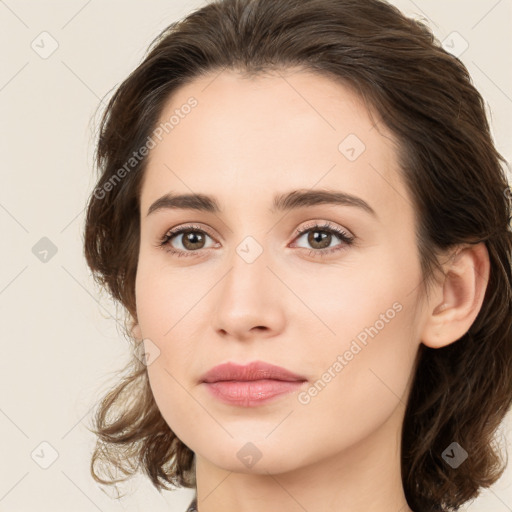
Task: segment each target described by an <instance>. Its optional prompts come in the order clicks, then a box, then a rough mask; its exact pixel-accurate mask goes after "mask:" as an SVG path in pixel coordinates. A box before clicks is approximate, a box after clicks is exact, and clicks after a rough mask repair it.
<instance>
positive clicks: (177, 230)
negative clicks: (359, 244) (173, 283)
mask: <svg viewBox="0 0 512 512" xmlns="http://www.w3.org/2000/svg"><path fill="white" fill-rule="evenodd" d="M313 229H317V230H319V231H327V232H330V233H331V234H333V235H334V236H335V237H337V238H338V240H339V241H340V242H341V243H340V244H337V245H335V246H334V247H328V248H322V249H314V248H312V249H309V248H307V247H300V246H297V245H292V246H291V247H294V248H295V247H296V248H297V249H301V251H304V250H307V251H309V254H310V256H313V257H326V256H329V255H332V254H335V253H337V252H340V251H343V250H346V249H347V248H348V247H349V246H351V245H353V244H354V242H355V240H356V237H355V236H354V235H352V233H351V232H350V231H349V230H346V229H345V228H342V227H341V226H338V225H337V224H335V223H333V222H331V221H326V220H319V219H313V220H309V221H306V224H303V225H301V226H300V227H298V228H296V229H295V237H294V239H293V240H292V243H296V242H295V241H296V240H297V239H298V238H300V237H302V236H304V235H305V234H306V233H307V232H309V231H311V230H313ZM187 231H200V232H203V233H205V234H206V235H208V236H209V237H210V238H211V239H212V240H213V241H214V243H216V244H218V243H219V242H218V241H217V237H216V236H214V235H213V233H212V230H211V228H209V227H207V226H202V225H199V224H198V223H190V224H187V223H185V224H178V225H177V226H174V227H172V228H169V229H168V230H167V231H166V232H165V234H164V235H163V236H161V237H160V239H159V242H158V244H157V247H160V248H163V249H165V250H167V251H168V252H170V253H171V254H173V255H174V256H178V257H181V256H190V257H201V256H202V255H204V254H205V252H210V251H211V250H212V249H213V248H214V247H205V248H202V249H197V250H195V251H184V250H183V249H176V248H173V247H172V245H171V240H172V239H173V238H175V237H177V236H180V235H182V234H183V233H184V232H187ZM220 238H222V237H220ZM288 246H289V245H287V247H288Z"/></svg>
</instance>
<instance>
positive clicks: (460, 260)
mask: <svg viewBox="0 0 512 512" xmlns="http://www.w3.org/2000/svg"><path fill="white" fill-rule="evenodd" d="M443 269H444V274H445V277H444V279H442V280H441V282H440V283H438V284H436V286H435V289H434V290H433V293H432V294H431V297H430V298H429V301H428V310H427V312H426V314H427V318H426V322H425V324H424V326H423V331H422V333H421V335H422V337H421V341H422V342H423V344H424V345H426V346H428V347H430V348H440V347H444V346H446V345H449V344H450V343H453V342H454V341H457V340H458V339H460V338H462V336H464V334H466V333H467V332H468V330H469V328H470V327H471V325H472V324H473V322H474V320H475V318H476V317H477V315H478V313H479V311H480V308H481V307H482V303H483V300H484V296H485V290H486V289H487V283H488V281H489V273H490V262H489V253H488V251H487V247H486V246H485V244H484V243H483V242H480V243H478V244H475V245H470V246H468V247H463V248H462V249H460V247H459V249H457V251H456V252H455V254H454V255H453V256H452V257H451V258H450V260H449V261H448V263H447V264H445V265H443Z"/></svg>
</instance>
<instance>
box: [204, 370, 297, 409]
mask: <svg viewBox="0 0 512 512" xmlns="http://www.w3.org/2000/svg"><path fill="white" fill-rule="evenodd" d="M306 381H307V379H306V377H303V376H302V375H298V374H295V373H293V372H291V371H289V370H287V369H286V368H282V367H280V366H275V365H273V364H269V363H265V362H262V361H254V362H252V363H250V364H248V365H245V366H244V365H238V364H235V363H231V362H229V363H223V364H220V365H218V366H215V367H214V368H212V369H211V370H209V371H208V372H207V373H206V374H205V375H203V377H202V378H201V383H202V384H204V385H205V386H206V388H207V389H208V390H209V392H210V393H211V394H212V395H213V396H214V397H215V398H217V399H219V400H220V401H222V402H224V403H227V404H230V405H238V406H243V407H254V406H257V405H263V404H264V403H268V402H269V401H272V400H274V399H276V398H277V397H280V396H282V395H285V394H288V393H291V392H293V391H296V390H298V389H299V388H301V387H302V386H303V384H304V382H306Z"/></svg>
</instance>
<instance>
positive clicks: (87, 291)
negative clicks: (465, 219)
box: [0, 0, 512, 512]
mask: <svg viewBox="0 0 512 512" xmlns="http://www.w3.org/2000/svg"><path fill="white" fill-rule="evenodd" d="M393 3H395V4H396V5H397V6H398V7H400V8H402V9H403V10H404V11H405V12H406V13H408V14H409V15H412V16H420V17H424V18H426V19H428V20H429V24H430V26H431V27H432V28H433V29H434V31H435V33H436V35H437V36H438V37H439V38H440V39H441V40H444V39H445V38H447V36H448V41H449V42H450V44H452V46H453V47H454V51H461V50H462V49H464V48H465V45H466V44H467V45H468V47H467V49H466V50H465V51H464V53H463V54H462V55H461V59H462V60H463V61H464V62H465V64H466V65H467V67H468V68H469V71H470V73H471V74H472V76H473V79H474V83H475V85H476V86H477V88H478V89H479V90H480V92H481V93H482V95H483V96H484V98H485V100H486V102H487V104H488V107H489V109H490V112H491V113H492V126H493V133H494V136H495V140H496V144H497V146H498V149H499V150H500V151H501V152H502V154H503V155H504V156H505V157H506V158H507V160H508V161H509V162H510V157H511V141H512V52H511V48H512V0H500V1H498V0H478V1H463V0H457V1H453V0H450V1H442V0H415V1H412V0H397V1H395V2H393ZM202 4H203V2H201V1H198V0H196V1H192V0H190V1H186V0H151V1H145V2H142V1H133V0H132V1H121V0H118V1H115V0H102V1H100V0H89V1H87V0H66V1H63V0H62V1H52V2H50V1H28V0H5V1H1V0H0V51H1V55H2V58H1V59H2V60H1V62H2V65H1V67H0V119H1V130H2V131H1V133H0V145H1V146H0V154H1V157H2V161H1V180H2V181H1V184H2V186H1V188H0V229H1V233H2V240H3V242H2V247H3V249H2V251H1V258H2V260H1V262H2V264H1V265H0V314H1V319H0V320H1V326H2V337H3V340H2V357H1V358H0V389H1V394H0V432H1V436H0V461H1V462H0V511H6V512H7V511H9V512H22V511H27V512H28V511H30V512H35V511H44V512H46V511H52V512H68V511H70V510H72V511H73V512H90V511H92V510H100V511H104V512H106V511H114V510H130V511H137V510H140V511H148V510H151V511H152V512H159V511H174V510H176V511H184V510H185V508H186V504H188V502H189V500H190V497H191V495H192V492H191V491H190V490H179V491H176V492H173V493H170V492H167V493H164V494H163V495H159V494H158V493H157V492H156V491H155V490H154V489H153V488H152V487H151V486H150V484H149V483H148V482H147V481H146V480H144V479H136V480H134V481H133V484H132V485H131V486H129V487H128V488H127V490H128V491H130V490H133V491H134V492H133V494H132V495H128V496H127V497H125V498H124V499H123V500H121V501H114V500H111V499H110V498H109V497H108V496H107V495H106V494H105V493H104V492H103V491H102V490H101V489H100V488H99V487H98V486H97V485H96V484H95V482H94V481H93V480H92V478H91V477H90V475H89V456H90V453H91V449H92V445H93V442H94V438H93V436H92V434H90V433H89V432H88V431H87V430H86V428H85V425H86V424H87V423H88V419H89V411H90V409H91V407H92V405H93V404H94V403H95V400H96V399H97V398H98V397H99V396H100V394H101V393H102V392H103V391H105V390H106V389H107V387H108V386H109V385H110V384H111V383H112V382H113V380H114V378H115V375H114V372H115V371H116V370H119V369H121V368H122V367H123V366H124V363H125V362H126V361H127V343H126V342H125V341H124V340H123V337H122V335H121V332H120V331H119V330H118V329H117V326H116V323H115V321H114V320H113V319H112V318H111V316H115V314H116V311H115V307H114V306H113V305H112V304H111V303H110V302H109V300H108V298H107V297H104V296H103V297H100V295H99V293H98V291H97V290H96V289H95V287H94V285H93V283H92V280H91V278H90V276H89V273H88V270H87V268H86V265H85V261H84V259H83V257H82V245H81V236H82V226H83V221H84V206H85V202H86V198H87V195H88V193H89V192H90V191H91V190H92V188H93V185H94V176H93V173H92V152H93V147H94V131H93V130H94V122H93V120H94V116H95V111H96V108H97V106H98V105H99V103H100V101H102V100H103V101H104V99H105V98H107V97H109V95H110V94H111V93H112V89H113V88H114V87H115V86H116V85H117V84H119V83H120V82H121V81H122V80H123V79H124V78H125V77H126V76H127V75H128V73H129V72H130V71H131V70H132V69H134V68H135V67H136V66H137V64H138V63H139V62H140V60H141V58H142V56H143V53H144V51H145V49H146V48H147V46H148V44H149V43H150V42H151V40H152V39H153V38H154V37H155V36H156V35H157V34H158V32H159V31H160V30H161V29H163V28H164V27H165V26H167V25H168V24H169V23H171V22H172V21H174V20H176V19H178V18H181V17H182V16H184V15H185V14H186V13H187V12H189V11H190V10H192V9H193V8H196V7H198V6H200V5H202ZM454 31H456V32H457V33H458V34H455V35H453V34H452V33H453V32H454ZM42 32H47V33H48V34H43V35H40V34H41V33H42ZM452 42H453V43H452ZM31 45H33V47H34V48H33V47H32V46H31ZM52 45H58V47H57V48H56V50H55V51H54V53H52V54H51V55H49V56H48V55H44V53H45V52H50V51H51V50H52ZM42 57H47V58H42ZM96 119H98V113H96ZM43 237H47V238H48V239H49V240H51V243H52V244H53V245H52V246H51V247H49V248H48V247H47V249H48V250H49V251H50V252H49V253H48V255H47V261H46V262H42V261H40V259H38V257H36V255H35V254H34V252H36V253H37V250H34V252H33V247H34V246H36V249H37V248H39V249H40V247H39V246H38V245H36V244H38V243H39V244H43V245H44V244H45V243H46V244H48V241H46V242H44V241H43V242H40V239H41V238H43ZM52 247H53V248H54V249H53V250H54V251H55V250H56V251H57V252H56V253H55V254H54V255H53V254H52V252H51V248H52ZM502 431H503V434H504V435H506V437H507V439H508V445H509V451H510V453H511V454H512V418H511V417H510V416H509V421H508V422H507V423H504V425H503V429H502ZM43 442H45V443H49V444H43V445H41V443H43ZM52 455H54V456H56V459H55V461H53V459H52ZM41 465H48V468H47V469H43V468H42V467H41ZM466 510H469V511H471V512H483V511H492V512H507V511H512V462H511V464H510V466H509V468H508V469H507V472H506V473H505V475H504V476H503V477H502V479H501V480H500V481H499V482H498V483H497V484H496V485H495V486H493V487H492V488H491V489H489V490H487V491H485V492H484V493H483V494H482V496H481V497H479V498H478V499H477V500H476V501H475V502H474V503H472V504H471V505H470V506H468V507H467V508H466ZM311 512H313V511H311Z"/></svg>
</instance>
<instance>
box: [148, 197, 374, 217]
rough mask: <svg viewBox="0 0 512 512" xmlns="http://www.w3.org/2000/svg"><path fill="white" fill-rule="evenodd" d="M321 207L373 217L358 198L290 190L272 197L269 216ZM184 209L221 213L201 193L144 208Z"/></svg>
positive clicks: (213, 201)
mask: <svg viewBox="0 0 512 512" xmlns="http://www.w3.org/2000/svg"><path fill="white" fill-rule="evenodd" d="M321 204H327V205H341V206H353V207H356V208H360V209H361V210H363V211H365V212H367V213H369V214H371V215H373V216H374V217H376V218H377V214H376V212H375V210H374V209H373V208H372V207H371V206H370V205H369V204H368V203H367V202H366V201H365V200H364V199H361V198H360V197H357V196H354V195H352V194H348V193H346V192H341V191H333V190H293V191H291V192H288V193H285V194H278V195H276V196H275V197H274V201H273V203H272V207H271V208H270V212H271V213H276V212H277V211H289V210H294V209H298V208H305V207H308V206H316V205H321ZM167 209H185V210H196V211H201V212H208V213H215V214H217V213H221V209H220V206H219V202H218V201H217V200H216V198H215V197H213V196H208V195H205V194H179V195H174V194H171V193H168V194H165V195H163V196H162V197H160V198H159V199H157V200H156V201H155V202H154V203H153V204H152V205H151V206H150V207H149V209H148V213H147V215H150V214H152V213H154V212H156V211H158V210H167Z"/></svg>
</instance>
